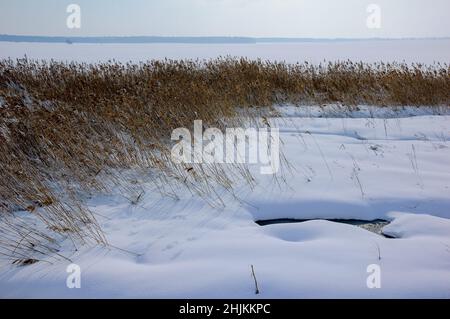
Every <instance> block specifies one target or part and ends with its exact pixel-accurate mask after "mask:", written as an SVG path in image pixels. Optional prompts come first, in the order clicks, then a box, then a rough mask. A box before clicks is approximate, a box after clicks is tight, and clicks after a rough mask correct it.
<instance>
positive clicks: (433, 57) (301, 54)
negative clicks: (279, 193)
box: [0, 39, 450, 64]
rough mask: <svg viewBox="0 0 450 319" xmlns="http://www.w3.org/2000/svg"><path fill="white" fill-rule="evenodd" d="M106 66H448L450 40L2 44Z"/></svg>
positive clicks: (13, 52) (1, 52) (20, 52)
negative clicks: (164, 62) (222, 60)
mask: <svg viewBox="0 0 450 319" xmlns="http://www.w3.org/2000/svg"><path fill="white" fill-rule="evenodd" d="M25 55H26V56H27V57H28V58H30V59H39V60H50V59H53V60H56V61H78V62H106V61H108V60H116V61H120V62H129V61H132V62H140V61H146V60H151V59H164V58H168V59H194V60H195V59H200V60H202V59H214V58H218V57H225V56H232V57H247V58H249V59H258V58H260V59H261V60H269V61H286V62H288V63H297V62H304V61H308V62H310V63H314V64H318V63H321V62H324V61H325V60H326V61H339V60H340V61H346V60H352V61H363V62H367V63H373V62H380V61H383V62H406V63H425V64H433V63H435V62H436V63H437V62H440V63H449V62H450V39H411V40H360V41H344V40H341V41H321V42H300V43H257V44H176V43H174V44H167V43H166V44H157V43H155V44H65V43H13V42H0V58H12V59H16V58H23V57H24V56H25Z"/></svg>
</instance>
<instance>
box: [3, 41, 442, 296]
mask: <svg viewBox="0 0 450 319" xmlns="http://www.w3.org/2000/svg"><path fill="white" fill-rule="evenodd" d="M24 55H27V56H28V57H29V58H36V59H47V60H48V59H50V58H53V59H55V60H67V61H72V60H74V61H83V62H96V61H108V60H109V59H116V60H119V61H129V60H131V61H135V62H137V61H142V60H146V59H152V58H165V57H167V58H173V59H179V58H200V59H203V58H215V57H218V56H226V55H231V56H246V57H248V58H262V59H269V60H285V61H287V62H297V61H299V62H302V61H304V60H307V61H310V62H312V63H318V62H321V61H323V60H324V59H325V60H328V61H329V60H331V61H333V60H334V61H335V60H347V59H351V60H357V61H359V60H362V61H365V62H376V61H384V62H387V61H397V62H402V61H405V62H408V63H409V62H422V63H428V64H431V63H433V62H441V63H448V62H449V61H450V40H416V41H413V40H404V41H361V42H325V43H297V44H295V43H290V44H273V43H271V44H257V45H250V44H228V45H191V44H190V45H182V44H146V45H116V44H114V45H89V44H86V45H68V44H30V43H0V58H8V57H11V58H20V57H23V56H24ZM280 112H281V114H282V117H278V118H272V119H271V122H272V126H277V127H279V128H280V132H281V139H282V141H283V143H284V144H283V147H282V149H283V152H284V154H285V156H286V158H287V160H288V161H289V163H290V165H291V167H292V171H287V170H285V171H284V177H285V178H286V182H285V183H280V184H277V183H276V182H274V180H273V177H272V176H267V175H260V174H259V167H252V168H251V169H252V171H253V173H254V176H255V177H256V179H257V186H256V187H255V189H253V190H251V189H250V188H249V187H248V185H246V184H240V185H236V187H235V190H236V193H237V194H238V195H239V198H240V199H241V200H240V201H238V200H236V199H235V198H233V197H232V196H231V195H230V194H227V193H224V194H222V199H223V200H224V201H225V202H226V204H227V205H226V207H225V208H212V207H211V206H210V205H208V204H207V203H205V202H204V201H203V200H201V199H199V198H197V197H194V196H192V195H191V193H189V192H188V191H187V190H186V189H185V188H182V187H178V189H177V195H178V196H179V198H180V199H179V200H176V201H175V200H172V199H169V198H167V197H161V195H160V194H159V192H158V190H157V189H154V188H153V186H152V185H151V184H150V183H147V182H146V179H145V176H142V177H141V178H140V180H138V181H136V182H137V183H138V184H140V185H141V186H142V187H143V188H144V189H145V195H144V196H143V197H142V198H141V199H140V201H139V203H138V205H133V204H132V203H131V202H130V199H129V198H126V196H123V195H122V194H120V193H116V194H111V195H109V196H95V197H93V198H91V199H90V200H89V207H90V208H91V209H92V211H93V212H94V213H95V215H96V218H97V219H98V221H99V223H100V225H101V227H102V228H103V230H104V231H105V234H106V236H107V238H108V240H109V243H110V244H111V246H108V247H103V246H97V247H87V246H86V247H81V248H80V249H79V250H77V251H76V250H74V246H73V244H72V243H71V241H69V240H65V241H63V242H61V243H60V244H61V250H60V254H61V255H64V256H66V257H68V258H70V261H68V260H65V259H63V258H61V257H58V256H49V257H48V260H47V261H49V262H51V264H50V263H46V262H38V263H35V264H32V265H28V266H16V265H12V264H11V261H5V260H1V261H0V297H3V298H10V297H31V298H35V297H57V298H76V297H86V298H94V297H113V298H114V297H138V298H141V297H142V298H200V297H202V298H314V297H324V298H347V297H356V298H378V297H381V298H418V297H424V298H450V220H449V219H450V113H449V112H448V111H447V110H436V109H430V108H420V109H414V108H405V109H402V110H396V111H393V110H392V109H391V108H384V109H379V108H369V107H365V108H362V110H360V111H355V112H350V113H344V112H342V109H336V108H334V107H332V106H330V107H328V108H326V109H325V111H321V110H320V109H318V108H317V107H310V108H308V107H302V108H296V107H290V106H285V107H281V108H280ZM173 187H177V186H176V185H173ZM19 214H21V215H24V217H25V218H31V217H30V216H29V214H28V215H25V213H19ZM271 219H307V220H309V221H306V222H301V223H284V224H283V223H282V224H273V225H267V226H259V225H258V224H256V223H255V221H259V220H271ZM326 219H358V220H367V221H371V220H375V219H384V220H388V221H390V224H389V225H387V226H385V227H384V228H383V233H384V234H385V235H387V236H390V237H394V238H387V237H384V236H382V235H379V234H375V233H372V232H369V231H367V230H365V229H362V228H360V227H357V226H354V225H348V224H342V223H337V222H333V221H328V220H326ZM380 257H381V258H380ZM71 263H75V264H77V265H79V266H80V267H81V288H80V289H69V288H67V285H66V279H67V276H68V275H69V274H68V273H67V272H66V268H67V266H68V265H69V264H71ZM251 265H253V267H254V270H255V275H256V277H257V281H258V284H259V288H260V292H261V293H260V294H259V295H255V291H254V281H253V277H252V273H251ZM373 265H377V267H379V270H380V273H379V275H380V279H381V282H380V284H381V287H380V288H375V289H369V288H368V285H367V279H368V277H369V276H370V275H371V274H370V273H368V272H367V270H368V267H369V270H370V269H373ZM371 267H372V268H371Z"/></svg>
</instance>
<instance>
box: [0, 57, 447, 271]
mask: <svg viewBox="0 0 450 319" xmlns="http://www.w3.org/2000/svg"><path fill="white" fill-rule="evenodd" d="M449 75H450V68H449V66H448V65H440V64H436V65H432V66H425V65H420V64H414V65H406V64H384V63H379V64H364V63H355V62H350V61H344V62H337V63H328V64H322V65H310V64H307V63H304V64H294V65H292V64H286V63H277V62H263V61H252V60H247V59H234V58H220V59H216V60H211V61H174V60H165V61H149V62H146V63H140V64H131V63H128V64H121V63H117V62H114V61H110V62H109V63H103V64H84V63H62V62H54V61H51V62H43V61H31V60H27V59H20V60H15V61H13V60H1V61H0V174H1V175H0V254H2V255H4V256H7V257H8V258H11V259H13V260H14V262H16V263H20V264H31V263H33V262H34V261H39V260H40V258H43V259H45V258H46V255H48V254H53V255H55V254H57V251H58V250H57V247H56V246H57V242H56V240H55V238H56V237H58V236H66V237H69V238H70V239H71V240H72V241H73V243H74V245H75V246H76V245H82V244H84V243H94V244H95V243H100V244H107V239H106V238H105V236H104V234H103V233H102V230H101V228H100V227H99V224H98V222H97V221H96V218H95V215H94V214H93V213H92V212H90V211H89V209H88V208H87V206H86V205H85V204H84V202H85V198H84V196H85V194H92V193H97V192H100V193H108V192H109V191H111V189H112V188H114V187H117V186H118V187H121V188H123V189H124V190H125V192H127V191H130V192H133V191H134V189H133V187H132V186H130V185H129V183H127V182H126V181H125V180H126V178H125V176H126V174H127V172H130V171H135V172H137V171H140V172H145V174H147V175H148V176H149V179H150V180H151V182H153V183H154V184H155V187H156V188H157V189H160V190H161V192H162V195H165V196H169V197H171V198H174V199H176V198H177V194H176V190H173V189H171V188H170V187H167V185H170V184H171V183H173V182H175V183H178V184H180V185H183V186H186V187H187V188H188V189H189V190H190V191H192V192H193V193H194V194H195V195H198V196H202V197H203V198H204V199H205V200H206V201H208V202H209V203H210V204H211V205H224V204H225V203H223V202H221V199H220V198H221V196H220V194H219V193H218V191H217V189H218V188H221V189H224V190H226V191H227V192H230V193H233V185H234V184H235V182H236V180H238V179H243V180H245V181H246V182H247V183H249V184H250V185H252V186H253V185H254V178H253V176H252V175H251V174H250V172H249V170H248V167H247V166H246V165H242V164H239V165H238V164H233V165H212V164H209V165H207V164H192V165H186V164H174V163H173V162H172V161H171V160H170V136H171V132H172V130H173V129H175V128H177V127H187V128H191V127H192V125H193V122H194V120H197V119H201V120H202V121H203V123H204V125H205V126H209V127H218V128H221V129H224V128H225V127H227V126H233V127H235V126H246V125H248V124H247V123H248V121H249V120H250V121H252V123H253V124H254V125H264V121H262V122H261V121H260V118H261V115H262V113H260V112H258V110H261V112H262V110H263V109H264V108H262V107H271V106H273V105H274V104H284V103H290V104H296V105H299V107H301V105H302V104H318V105H321V104H328V103H340V104H342V105H347V106H350V107H351V106H355V105H358V104H370V105H381V106H388V105H389V106H402V105H409V106H422V105H423V106H440V107H442V106H443V107H448V106H449V105H450V76H449ZM255 110H256V112H255ZM261 123H263V124H261ZM141 195H142V194H140V193H139V194H138V195H137V196H135V198H134V199H133V200H131V202H132V204H136V203H137V202H138V201H139V199H140V197H141ZM19 211H20V212H21V213H20V214H18V213H17V212H19ZM24 214H25V215H24ZM26 214H30V215H32V216H37V217H39V220H40V221H41V222H42V223H44V224H45V225H46V229H45V230H41V231H38V230H37V229H38V228H39V227H36V225H33V224H32V223H31V222H29V221H28V219H27V215H26ZM36 254H38V257H33V258H31V257H29V256H31V255H33V256H36Z"/></svg>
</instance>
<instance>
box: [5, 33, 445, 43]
mask: <svg viewBox="0 0 450 319" xmlns="http://www.w3.org/2000/svg"><path fill="white" fill-rule="evenodd" d="M449 39H450V36H449V37H392V38H386V37H368V38H367V37H365V38H358V37H356V38H351V37H349V38H321V37H319V38H311V37H248V36H159V35H151V36H150V35H131V36H130V35H119V36H117V35H111V36H61V35H11V34H0V42H36V43H69V44H72V43H105V44H108V43H111V44H114V43H117V44H120V43H130V44H132V43H136V44H139V43H180V44H182V43H186V44H188V43H192V44H194V43H199V44H208V43H210V44H220V43H224V44H225V43H243V44H252V43H253V44H256V43H270V42H273V43H283V42H284V43H295V42H332V41H336V42H338V41H383V40H384V41H389V40H449Z"/></svg>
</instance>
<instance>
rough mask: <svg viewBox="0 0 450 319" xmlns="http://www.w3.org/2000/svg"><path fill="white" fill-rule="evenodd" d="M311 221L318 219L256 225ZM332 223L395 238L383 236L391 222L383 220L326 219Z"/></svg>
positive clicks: (278, 220)
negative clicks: (385, 228)
mask: <svg viewBox="0 0 450 319" xmlns="http://www.w3.org/2000/svg"><path fill="white" fill-rule="evenodd" d="M311 220H317V219H290V218H279V219H269V220H257V221H256V223H257V224H258V225H259V226H268V225H274V224H291V223H304V222H307V221H311ZM326 220H328V221H330V222H335V223H341V224H347V225H353V226H357V227H360V228H363V229H365V230H368V231H370V232H372V233H375V234H378V235H381V236H384V237H386V238H393V237H390V236H388V235H385V234H383V227H384V226H387V225H389V221H387V220H383V219H376V220H371V221H368V220H358V219H326Z"/></svg>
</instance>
